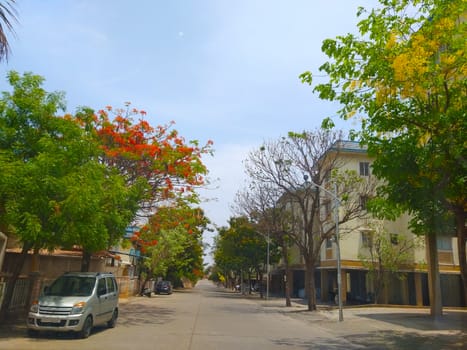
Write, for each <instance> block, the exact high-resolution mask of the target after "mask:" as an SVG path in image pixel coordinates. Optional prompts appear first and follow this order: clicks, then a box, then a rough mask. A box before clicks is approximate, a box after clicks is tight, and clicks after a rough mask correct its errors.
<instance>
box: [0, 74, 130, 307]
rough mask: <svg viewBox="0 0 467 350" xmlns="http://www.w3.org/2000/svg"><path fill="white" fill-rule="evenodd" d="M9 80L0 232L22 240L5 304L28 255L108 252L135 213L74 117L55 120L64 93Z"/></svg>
mask: <svg viewBox="0 0 467 350" xmlns="http://www.w3.org/2000/svg"><path fill="white" fill-rule="evenodd" d="M8 81H9V83H10V84H11V85H12V87H13V92H11V93H10V92H3V94H2V99H1V100H0V162H1V164H0V166H1V168H2V172H1V173H0V229H1V230H2V231H3V232H5V233H6V234H7V235H8V236H9V237H15V238H17V239H18V240H19V242H20V243H21V244H22V253H21V260H20V262H19V263H18V264H17V265H15V269H14V271H12V278H11V279H10V281H9V283H8V285H7V291H6V295H5V298H4V301H5V303H8V302H9V301H10V299H11V298H10V297H11V293H12V292H13V288H14V284H15V281H16V279H17V277H18V276H19V273H20V271H21V268H22V266H23V264H24V261H25V258H26V255H27V254H28V252H29V251H30V250H31V249H32V250H33V251H34V253H35V256H37V254H38V251H39V249H43V248H45V249H54V248H56V247H61V246H65V247H67V246H72V245H78V246H81V247H83V248H84V249H85V250H87V251H90V252H94V251H98V250H103V249H107V248H108V247H109V245H110V244H111V243H112V242H113V239H112V238H111V235H113V236H114V237H113V238H115V236H116V234H117V233H116V230H117V229H119V230H120V229H121V231H120V236H121V235H123V234H124V228H125V227H126V226H127V225H128V224H129V222H130V219H129V217H130V216H131V217H133V216H134V212H135V211H136V208H137V207H136V205H134V203H137V201H136V197H137V193H136V192H134V191H133V189H127V187H126V185H125V184H123V182H122V181H121V180H119V179H118V178H117V177H116V176H115V175H113V176H112V174H111V173H110V172H109V171H108V169H107V168H106V167H104V166H103V165H102V164H100V163H99V161H98V159H99V157H98V156H99V152H100V150H99V147H98V145H97V144H96V143H95V142H94V139H93V138H92V137H90V136H89V135H88V134H86V132H85V130H84V129H83V128H81V126H80V125H79V124H78V123H77V122H76V121H75V120H74V118H73V117H71V116H65V117H58V116H56V113H57V111H58V110H59V109H62V108H63V107H64V100H63V94H62V93H48V92H46V91H45V90H44V89H43V88H42V83H43V78H42V77H40V76H37V75H33V74H31V73H26V74H24V75H23V76H21V75H19V74H18V73H16V72H10V73H9V74H8ZM118 184H120V186H119V185H118ZM117 187H118V188H117ZM106 190H110V192H107V191H106ZM127 195H128V197H127ZM122 196H124V197H127V198H126V200H120V199H121V198H122ZM138 200H139V198H138ZM122 208H123V209H122ZM128 211H130V212H132V213H131V215H130V214H129V213H128ZM116 223H119V225H120V226H119V227H118V228H116V226H118V225H116ZM6 309H7V308H6V307H3V308H2V311H4V312H6Z"/></svg>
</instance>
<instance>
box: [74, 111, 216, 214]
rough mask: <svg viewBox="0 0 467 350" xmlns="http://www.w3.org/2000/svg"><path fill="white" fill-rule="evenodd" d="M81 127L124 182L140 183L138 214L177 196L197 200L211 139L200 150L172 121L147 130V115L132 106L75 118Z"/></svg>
mask: <svg viewBox="0 0 467 350" xmlns="http://www.w3.org/2000/svg"><path fill="white" fill-rule="evenodd" d="M79 116H80V118H81V122H82V123H83V125H84V127H85V128H86V129H87V130H89V131H91V132H94V133H95V135H96V136H97V137H98V139H99V141H100V144H101V147H102V150H103V155H102V162H103V163H105V164H106V165H107V166H110V167H112V168H115V169H118V171H119V172H120V174H123V175H124V176H125V178H126V181H127V182H128V184H134V183H135V182H137V181H140V180H142V179H143V180H144V181H145V182H146V185H147V190H146V192H145V196H144V197H143V198H142V199H141V202H140V205H141V213H146V214H149V215H150V214H151V213H152V212H153V211H154V209H155V208H156V207H157V206H159V205H160V204H161V203H165V202H166V201H174V200H176V199H178V198H183V199H184V200H186V201H188V202H192V203H197V202H198V196H197V194H196V191H195V190H196V188H198V187H200V186H202V185H204V184H205V183H206V179H205V176H206V175H207V172H208V171H207V168H206V166H205V165H204V164H203V162H202V161H201V157H202V156H203V155H205V154H210V153H211V152H212V150H211V146H212V141H208V142H207V143H206V145H204V146H200V145H199V142H198V141H197V140H192V141H188V142H187V141H185V139H184V138H183V137H182V136H180V135H179V133H178V131H177V130H175V129H172V126H173V125H174V122H170V123H168V124H166V125H158V126H157V127H153V126H151V125H150V124H149V123H148V121H147V120H146V119H145V118H146V112H145V111H143V110H138V109H136V108H131V107H130V103H129V102H127V103H126V104H125V108H117V109H114V108H112V107H111V106H107V107H106V108H105V109H102V110H99V111H98V112H97V113H92V111H90V110H86V109H84V110H82V111H81V113H80V114H79Z"/></svg>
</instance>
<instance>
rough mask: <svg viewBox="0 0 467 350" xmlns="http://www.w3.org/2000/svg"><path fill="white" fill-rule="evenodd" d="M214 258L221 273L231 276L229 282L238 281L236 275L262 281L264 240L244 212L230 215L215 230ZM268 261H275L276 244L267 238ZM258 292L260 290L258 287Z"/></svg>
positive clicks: (265, 252)
mask: <svg viewBox="0 0 467 350" xmlns="http://www.w3.org/2000/svg"><path fill="white" fill-rule="evenodd" d="M218 232H219V235H218V237H217V240H216V245H215V253H214V261H215V262H216V266H217V267H218V268H220V269H221V270H222V271H223V274H224V276H225V277H231V276H232V275H233V280H231V281H230V282H232V283H233V282H238V281H237V279H238V277H243V276H247V277H248V279H251V276H252V275H254V276H255V278H256V280H257V281H260V282H261V283H262V280H263V275H264V272H265V268H266V260H267V241H266V239H265V237H264V235H262V234H260V233H259V232H258V231H257V230H256V228H255V225H254V224H253V223H252V222H251V221H250V220H249V219H248V218H247V217H245V216H241V217H232V218H230V220H229V227H222V228H220V229H219V230H218ZM271 243H272V244H271V245H270V251H271V256H270V260H271V263H274V262H277V261H278V257H279V254H278V250H277V246H276V245H275V244H274V243H273V242H271ZM261 296H262V291H261Z"/></svg>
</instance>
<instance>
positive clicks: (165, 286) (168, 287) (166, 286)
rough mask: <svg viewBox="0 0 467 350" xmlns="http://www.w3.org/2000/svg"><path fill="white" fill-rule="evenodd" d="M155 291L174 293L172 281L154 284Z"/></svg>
mask: <svg viewBox="0 0 467 350" xmlns="http://www.w3.org/2000/svg"><path fill="white" fill-rule="evenodd" d="M154 293H156V294H172V283H170V282H169V281H159V282H157V283H156V285H155V286H154Z"/></svg>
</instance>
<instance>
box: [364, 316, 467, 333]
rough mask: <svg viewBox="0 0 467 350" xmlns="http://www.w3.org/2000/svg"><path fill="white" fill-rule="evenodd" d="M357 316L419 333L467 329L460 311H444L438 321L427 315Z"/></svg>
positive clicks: (466, 321) (465, 321) (466, 319)
mask: <svg viewBox="0 0 467 350" xmlns="http://www.w3.org/2000/svg"><path fill="white" fill-rule="evenodd" d="M359 316H360V317H364V318H368V319H372V320H377V321H383V322H389V323H393V324H396V325H399V326H402V327H407V328H413V329H417V330H421V331H430V330H445V331H464V332H465V330H466V329H467V313H466V312H462V311H449V312H446V311H445V313H444V315H443V316H441V317H440V318H439V319H433V318H431V317H430V316H429V315H427V314H411V313H382V314H377V313H367V314H360V315H359Z"/></svg>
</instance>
